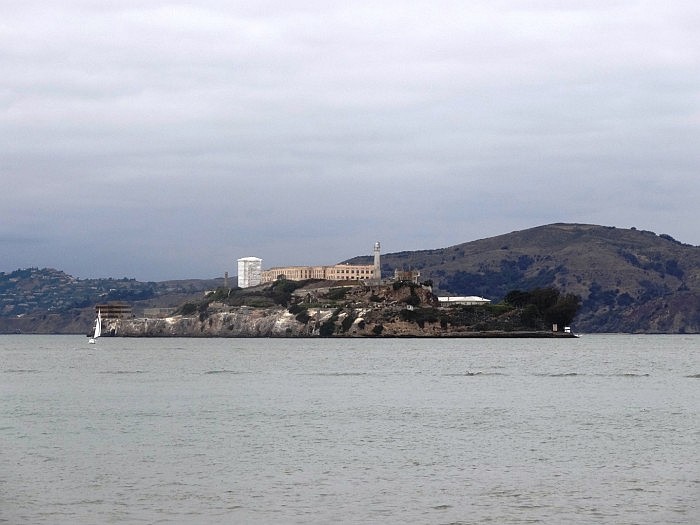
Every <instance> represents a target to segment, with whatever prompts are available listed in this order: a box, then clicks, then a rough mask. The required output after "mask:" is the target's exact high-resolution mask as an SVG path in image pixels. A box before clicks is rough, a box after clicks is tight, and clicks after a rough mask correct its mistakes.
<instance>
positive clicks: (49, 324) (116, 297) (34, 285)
mask: <svg viewBox="0 0 700 525" xmlns="http://www.w3.org/2000/svg"><path fill="white" fill-rule="evenodd" d="M234 282H235V280H234ZM222 284H223V279H206V280H205V279H190V280H182V281H162V282H140V281H137V280H135V279H127V278H123V279H112V278H107V279H77V278H75V277H73V276H71V275H68V274H66V273H65V272H62V271H60V270H55V269H53V268H41V269H40V268H26V269H19V270H16V271H14V272H10V273H3V272H0V333H16V332H22V333H85V332H86V331H87V330H88V328H89V327H90V325H91V324H92V323H93V320H94V315H95V311H94V308H95V305H96V304H98V303H106V302H113V301H125V302H128V303H129V304H131V305H132V306H133V308H134V310H135V312H139V311H142V310H143V309H144V308H150V307H172V308H173V309H174V308H175V307H177V306H180V305H181V304H182V303H183V302H185V301H187V300H190V299H192V298H200V297H202V295H203V293H204V291H205V290H213V289H215V288H216V287H217V286H221V285H222Z"/></svg>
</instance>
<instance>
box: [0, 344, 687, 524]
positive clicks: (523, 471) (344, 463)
mask: <svg viewBox="0 0 700 525" xmlns="http://www.w3.org/2000/svg"><path fill="white" fill-rule="evenodd" d="M698 458H700V336H698V335H673V336H670V335H666V336H651V335H646V336H642V335H584V336H583V337H581V338H579V339H554V340H552V339H446V340H440V339H347V340H345V339H123V338H102V339H100V340H98V343H97V344H96V345H88V344H87V339H86V338H85V337H79V336H20V335H18V336H0V523H9V524H25V523H26V524H63V523H65V524H69V523H70V524H73V523H78V524H93V523H193V524H198V523H202V524H205V523H206V524H209V523H426V524H433V523H435V524H449V523H452V524H457V523H464V524H472V523H473V524H487V523H488V524H516V523H573V524H588V523H590V524H600V523H610V524H657V523H681V524H691V523H693V524H695V523H700V504H699V501H700V466H699V461H698Z"/></svg>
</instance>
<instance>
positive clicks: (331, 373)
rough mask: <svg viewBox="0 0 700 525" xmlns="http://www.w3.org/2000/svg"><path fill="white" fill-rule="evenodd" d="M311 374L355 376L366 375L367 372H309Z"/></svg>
mask: <svg viewBox="0 0 700 525" xmlns="http://www.w3.org/2000/svg"><path fill="white" fill-rule="evenodd" d="M310 375H312V376H327V377H355V376H366V375H367V372H319V373H317V374H310Z"/></svg>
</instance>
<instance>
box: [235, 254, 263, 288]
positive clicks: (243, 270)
mask: <svg viewBox="0 0 700 525" xmlns="http://www.w3.org/2000/svg"><path fill="white" fill-rule="evenodd" d="M261 276H262V259H260V258H258V257H243V258H242V259H238V287H239V288H248V287H250V286H257V285H259V284H260V279H261Z"/></svg>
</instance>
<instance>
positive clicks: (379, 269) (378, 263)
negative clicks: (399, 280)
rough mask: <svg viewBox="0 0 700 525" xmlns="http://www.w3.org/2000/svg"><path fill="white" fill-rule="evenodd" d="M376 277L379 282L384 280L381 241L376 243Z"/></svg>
mask: <svg viewBox="0 0 700 525" xmlns="http://www.w3.org/2000/svg"><path fill="white" fill-rule="evenodd" d="M373 277H374V279H375V280H376V281H377V284H379V282H380V281H381V280H382V261H381V246H380V244H379V241H377V242H375V243H374V276H373Z"/></svg>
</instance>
